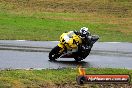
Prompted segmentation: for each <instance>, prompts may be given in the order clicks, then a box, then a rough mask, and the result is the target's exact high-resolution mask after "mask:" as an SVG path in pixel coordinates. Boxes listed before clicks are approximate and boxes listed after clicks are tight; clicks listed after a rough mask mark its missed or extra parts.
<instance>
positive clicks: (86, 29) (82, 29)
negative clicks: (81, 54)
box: [80, 27, 90, 35]
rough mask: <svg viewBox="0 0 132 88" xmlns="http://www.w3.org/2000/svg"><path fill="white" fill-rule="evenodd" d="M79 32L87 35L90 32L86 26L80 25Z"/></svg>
mask: <svg viewBox="0 0 132 88" xmlns="http://www.w3.org/2000/svg"><path fill="white" fill-rule="evenodd" d="M80 34H81V35H86V34H87V35H89V34H90V32H89V31H88V28H86V27H82V28H81V29H80Z"/></svg>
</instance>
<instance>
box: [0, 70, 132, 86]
mask: <svg viewBox="0 0 132 88" xmlns="http://www.w3.org/2000/svg"><path fill="white" fill-rule="evenodd" d="M86 73H87V74H130V75H131V76H132V70H127V69H111V68H106V69H103V68H102V69H99V68H87V69H86ZM78 74H79V73H78V69H70V68H67V69H60V70H49V69H47V70H3V71H0V88H7V87H9V88H10V87H12V88H20V87H26V88H27V87H44V86H47V87H51V88H52V87H53V86H57V85H60V86H62V85H66V84H67V85H68V84H70V85H71V87H72V86H73V87H75V86H77V84H76V80H75V79H76V77H77V76H78Z"/></svg>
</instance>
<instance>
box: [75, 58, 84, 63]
mask: <svg viewBox="0 0 132 88" xmlns="http://www.w3.org/2000/svg"><path fill="white" fill-rule="evenodd" d="M74 59H75V61H76V62H79V61H81V60H83V58H81V57H74Z"/></svg>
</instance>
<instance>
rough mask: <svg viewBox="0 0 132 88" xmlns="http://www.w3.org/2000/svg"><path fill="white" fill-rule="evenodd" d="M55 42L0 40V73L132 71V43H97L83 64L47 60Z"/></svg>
mask: <svg viewBox="0 0 132 88" xmlns="http://www.w3.org/2000/svg"><path fill="white" fill-rule="evenodd" d="M57 43H58V42H56V41H52V42H51V41H49V42H46V41H23V40H18V41H16V40H0V69H30V68H33V69H45V68H50V69H53V68H55V69H56V68H62V67H76V66H78V65H82V66H84V67H99V68H106V67H107V68H127V69H132V43H119V42H112V43H111V42H105V43H103V42H97V43H95V44H94V46H93V48H92V51H91V53H90V55H89V56H88V57H87V58H86V59H85V60H83V61H82V62H75V61H74V59H73V58H59V59H58V60H57V61H55V62H50V61H49V60H48V53H49V51H50V50H51V49H52V48H53V47H54V46H55V45H57Z"/></svg>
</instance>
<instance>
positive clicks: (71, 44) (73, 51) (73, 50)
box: [49, 31, 99, 62]
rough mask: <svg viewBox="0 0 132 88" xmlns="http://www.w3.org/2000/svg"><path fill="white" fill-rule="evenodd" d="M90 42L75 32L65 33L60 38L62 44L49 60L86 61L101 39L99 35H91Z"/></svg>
mask: <svg viewBox="0 0 132 88" xmlns="http://www.w3.org/2000/svg"><path fill="white" fill-rule="evenodd" d="M90 37H91V38H90V40H87V39H83V38H82V37H81V36H80V35H76V34H75V33H74V32H73V31H70V32H68V33H63V34H62V35H61V36H60V42H59V44H58V45H57V46H55V47H54V48H53V49H52V50H51V51H50V53H49V59H50V60H51V61H55V60H56V59H58V58H74V59H75V61H77V62H78V61H81V60H83V59H85V58H86V57H87V56H88V55H89V53H90V51H91V48H92V47H93V44H94V43H95V42H96V41H97V40H98V39H99V36H97V35H91V36H90Z"/></svg>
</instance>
